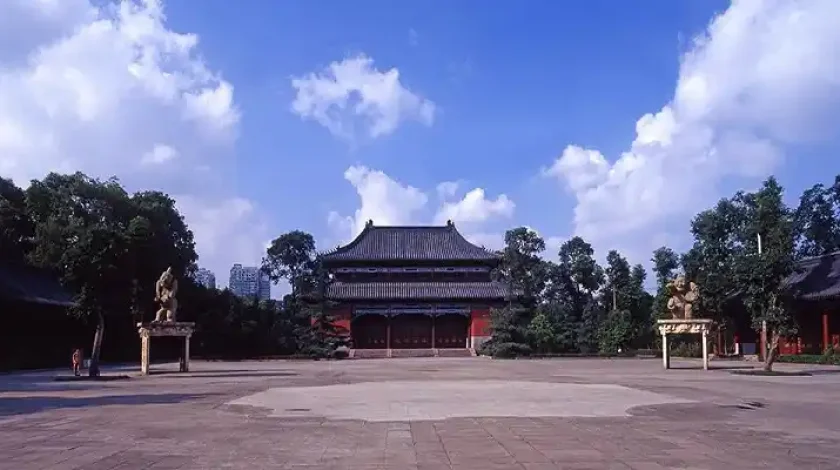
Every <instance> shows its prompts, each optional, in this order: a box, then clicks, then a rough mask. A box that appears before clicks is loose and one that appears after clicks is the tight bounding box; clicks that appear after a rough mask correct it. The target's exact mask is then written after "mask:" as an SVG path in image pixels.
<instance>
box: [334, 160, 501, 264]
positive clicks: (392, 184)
mask: <svg viewBox="0 0 840 470" xmlns="http://www.w3.org/2000/svg"><path fill="white" fill-rule="evenodd" d="M344 178H345V179H346V180H347V181H348V182H349V183H350V184H351V185H353V187H354V188H355V189H356V193H357V194H358V195H359V200H360V205H359V208H358V209H357V210H356V211H355V213H354V214H353V215H352V216H342V215H340V214H339V213H338V212H335V211H332V212H330V213H329V214H328V216H327V222H328V224H329V225H330V227H331V228H332V229H333V231H334V233H335V235H336V237H337V238H338V239H339V240H340V241H341V242H347V241H349V240H352V239H353V238H354V237H355V236H356V235H358V234H359V232H361V231H362V229H364V226H365V223H366V222H367V221H368V220H373V222H374V223H375V224H376V225H423V224H429V223H434V224H438V225H440V224H444V223H446V221H447V220H452V221H453V222H455V223H456V224H457V225H458V228H459V230H460V231H461V232H462V233H463V234H464V236H465V237H467V239H469V240H470V241H472V242H473V243H476V244H478V245H484V246H487V247H488V248H498V247H499V246H501V244H502V243H503V241H504V236H503V235H499V234H495V233H492V232H486V231H484V229H485V228H486V223H487V222H491V221H493V220H496V219H504V218H509V217H511V216H512V215H513V210H514V208H515V207H516V206H515V204H514V203H513V201H511V200H510V198H508V197H507V196H506V195H504V194H501V195H499V196H497V197H496V198H495V199H488V198H487V197H486V196H485V191H484V189H482V188H475V189H472V190H470V191H468V192H467V193H466V194H465V195H464V197H463V198H461V199H457V200H452V198H454V197H455V196H456V194H457V191H458V189H459V188H460V183H456V182H451V181H449V182H443V183H440V184H438V185H437V187H436V188H435V191H436V192H437V193H438V195H439V196H440V197H441V199H442V200H441V205H440V206H439V207H438V209H437V211H435V212H434V213H433V214H431V213H430V212H431V211H430V210H429V209H430V208H429V207H428V203H429V199H430V198H429V196H428V194H427V193H426V192H425V191H423V190H421V189H418V188H416V187H414V186H411V185H408V184H405V183H402V182H400V181H397V180H395V179H393V178H391V177H390V176H388V175H387V174H385V173H384V172H382V171H378V170H372V169H370V168H367V167H364V166H351V167H350V168H348V169H347V171H345V172H344Z"/></svg>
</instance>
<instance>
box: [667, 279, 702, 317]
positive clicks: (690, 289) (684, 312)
mask: <svg viewBox="0 0 840 470" xmlns="http://www.w3.org/2000/svg"><path fill="white" fill-rule="evenodd" d="M668 288H669V289H670V291H671V298H670V299H668V312H669V313H670V314H671V318H673V319H675V320H677V319H679V320H691V319H693V318H694V313H695V308H694V307H695V305H696V304H697V302H698V301H699V300H700V289H699V288H698V287H697V284H695V283H693V282H689V283H688V286H686V281H685V277H683V276H677V278H676V279H674V280H673V281H671V282H669V283H668Z"/></svg>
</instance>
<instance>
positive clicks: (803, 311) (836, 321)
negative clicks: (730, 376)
mask: <svg viewBox="0 0 840 470" xmlns="http://www.w3.org/2000/svg"><path fill="white" fill-rule="evenodd" d="M785 287H786V289H787V290H788V291H789V292H790V294H791V295H792V297H793V298H794V299H795V301H794V304H793V308H794V314H795V315H796V320H797V324H798V326H799V333H798V334H797V335H796V336H795V337H791V338H786V339H785V340H783V341H782V342H781V344H780V345H779V350H780V353H781V354H822V353H823V352H824V351H826V350H828V349H840V252H835V253H828V254H825V255H823V256H816V257H813V258H806V259H803V260H801V261H799V262H798V263H797V266H796V271H795V272H794V273H793V274H792V275H791V276H789V277H788V278H787V279H786V280H785ZM762 350H764V349H763V348H762Z"/></svg>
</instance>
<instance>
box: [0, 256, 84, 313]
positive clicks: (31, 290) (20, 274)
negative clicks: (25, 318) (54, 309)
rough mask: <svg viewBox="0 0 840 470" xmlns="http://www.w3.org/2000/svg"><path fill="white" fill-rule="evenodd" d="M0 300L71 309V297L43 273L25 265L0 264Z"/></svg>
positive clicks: (55, 281)
mask: <svg viewBox="0 0 840 470" xmlns="http://www.w3.org/2000/svg"><path fill="white" fill-rule="evenodd" d="M0 299H6V300H14V301H18V302H27V303H32V304H42V305H53V306H59V307H71V306H73V305H74V302H73V296H72V295H71V294H70V293H69V292H68V291H67V290H66V289H65V288H64V287H62V286H61V284H59V282H58V281H57V280H56V279H55V278H53V277H52V276H50V275H49V274H48V273H46V272H45V271H42V270H40V269H37V268H33V267H31V266H26V265H9V264H6V265H3V264H0Z"/></svg>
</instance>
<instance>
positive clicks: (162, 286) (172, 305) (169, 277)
mask: <svg viewBox="0 0 840 470" xmlns="http://www.w3.org/2000/svg"><path fill="white" fill-rule="evenodd" d="M177 294H178V280H177V279H175V275H174V274H172V268H166V271H164V272H163V273H162V274H161V275H160V279H158V280H157V282H155V302H157V303H158V304H160V309H159V310H158V311H157V314H156V315H155V320H154V321H156V322H162V321H167V322H174V321H175V314H176V313H177V312H178V299H176V298H175V296H176V295H177Z"/></svg>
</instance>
